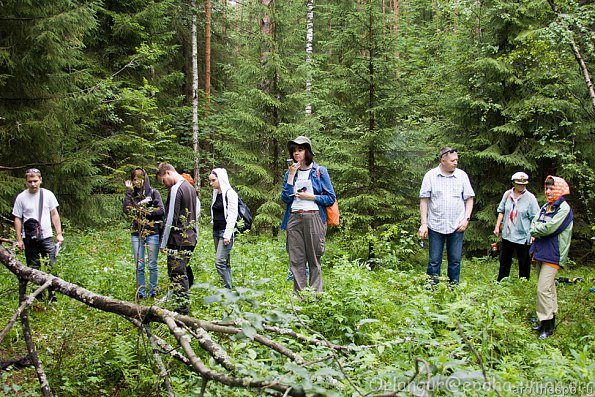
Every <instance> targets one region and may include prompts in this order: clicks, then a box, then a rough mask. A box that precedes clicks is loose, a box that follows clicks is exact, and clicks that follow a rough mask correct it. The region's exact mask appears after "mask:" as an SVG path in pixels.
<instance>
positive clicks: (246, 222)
mask: <svg viewBox="0 0 595 397" xmlns="http://www.w3.org/2000/svg"><path fill="white" fill-rule="evenodd" d="M251 228H252V213H251V212H250V208H248V206H247V205H246V203H245V202H244V200H242V198H241V197H240V195H239V194H238V221H237V223H236V229H237V230H238V231H239V232H240V233H243V232H245V231H246V230H250V229H251Z"/></svg>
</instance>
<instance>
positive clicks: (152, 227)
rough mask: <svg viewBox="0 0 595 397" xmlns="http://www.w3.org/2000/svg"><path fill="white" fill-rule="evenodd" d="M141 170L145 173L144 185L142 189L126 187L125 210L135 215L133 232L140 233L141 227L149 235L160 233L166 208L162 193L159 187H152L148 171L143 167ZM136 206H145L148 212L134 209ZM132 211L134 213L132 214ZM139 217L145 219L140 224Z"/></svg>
mask: <svg viewBox="0 0 595 397" xmlns="http://www.w3.org/2000/svg"><path fill="white" fill-rule="evenodd" d="M137 169H138V170H141V171H142V172H143V175H144V183H143V187H142V188H140V189H137V188H134V189H132V190H130V189H126V192H125V193H124V202H123V205H122V207H123V210H124V213H125V214H127V215H131V216H132V217H133V221H132V234H133V235H138V233H139V230H140V228H141V227H142V229H143V231H146V232H147V234H146V235H148V236H150V235H153V234H159V230H160V228H161V226H162V224H163V214H164V213H165V210H164V208H163V200H162V199H161V194H160V193H159V191H158V190H157V189H153V188H152V187H151V183H150V182H149V176H148V175H147V172H146V171H145V170H143V169H142V168H137ZM134 208H137V209H139V208H144V209H146V210H147V211H148V212H147V213H145V212H141V211H134V212H132V210H133V209H134ZM131 212H132V214H131ZM139 218H141V219H143V222H141V224H140V225H139V222H138V221H139V220H140V219H139Z"/></svg>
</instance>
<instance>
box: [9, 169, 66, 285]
mask: <svg viewBox="0 0 595 397" xmlns="http://www.w3.org/2000/svg"><path fill="white" fill-rule="evenodd" d="M25 179H26V181H27V190H23V191H22V192H21V193H20V194H19V195H18V196H17V198H16V200H15V202H14V207H13V209H12V215H13V216H14V228H15V231H16V238H17V246H18V248H19V249H23V248H24V249H25V257H26V258H27V266H29V267H32V268H35V269H39V268H41V260H42V258H45V260H49V265H50V266H51V265H53V264H54V262H55V260H56V256H55V252H54V250H55V245H54V235H53V232H52V225H54V229H56V240H57V243H58V245H61V244H62V242H63V241H64V237H63V236H62V225H61V223H60V215H59V214H58V205H59V204H58V201H57V200H56V196H54V194H53V193H52V192H51V191H49V190H47V189H42V188H41V172H40V171H39V170H38V169H36V168H31V169H28V170H27V171H26V172H25ZM40 194H41V195H42V205H41V213H40V211H39V210H40V205H39V204H40ZM30 219H35V220H37V222H39V225H40V227H41V233H40V234H41V235H40V236H35V235H34V234H30V233H28V227H25V229H26V231H27V233H24V230H23V226H24V225H25V223H26V222H27V221H29V220H30ZM29 223H31V222H29ZM33 223H34V222H33ZM23 234H25V236H24V237H23ZM27 234H28V235H27ZM50 296H51V295H50Z"/></svg>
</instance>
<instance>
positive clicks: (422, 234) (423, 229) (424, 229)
mask: <svg viewBox="0 0 595 397" xmlns="http://www.w3.org/2000/svg"><path fill="white" fill-rule="evenodd" d="M419 238H420V239H421V240H425V239H426V238H428V224H427V223H422V224H421V226H420V227H419Z"/></svg>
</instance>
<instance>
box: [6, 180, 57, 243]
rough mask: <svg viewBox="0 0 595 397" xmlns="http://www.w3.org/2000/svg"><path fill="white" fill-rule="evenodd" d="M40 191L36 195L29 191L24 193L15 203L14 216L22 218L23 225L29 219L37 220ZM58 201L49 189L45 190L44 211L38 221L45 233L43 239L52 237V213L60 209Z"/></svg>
mask: <svg viewBox="0 0 595 397" xmlns="http://www.w3.org/2000/svg"><path fill="white" fill-rule="evenodd" d="M40 191H41V188H40V189H39V191H38V192H37V193H35V194H31V193H29V190H24V191H22V192H21V193H20V194H19V195H18V196H17V199H16V200H15V202H14V207H13V209H12V215H14V216H16V217H18V218H21V219H22V220H23V223H25V222H26V221H27V220H28V219H30V218H34V219H37V217H38V216H39V215H38V211H39V192H40ZM58 205H59V204H58V200H56V196H54V193H52V192H51V191H49V190H47V189H43V209H42V211H41V220H39V219H37V220H38V221H39V223H40V224H41V230H42V232H43V238H48V237H52V236H53V235H54V234H53V233H52V220H51V216H50V212H51V211H52V210H53V209H54V208H57V207H58ZM23 234H24V228H23Z"/></svg>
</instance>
